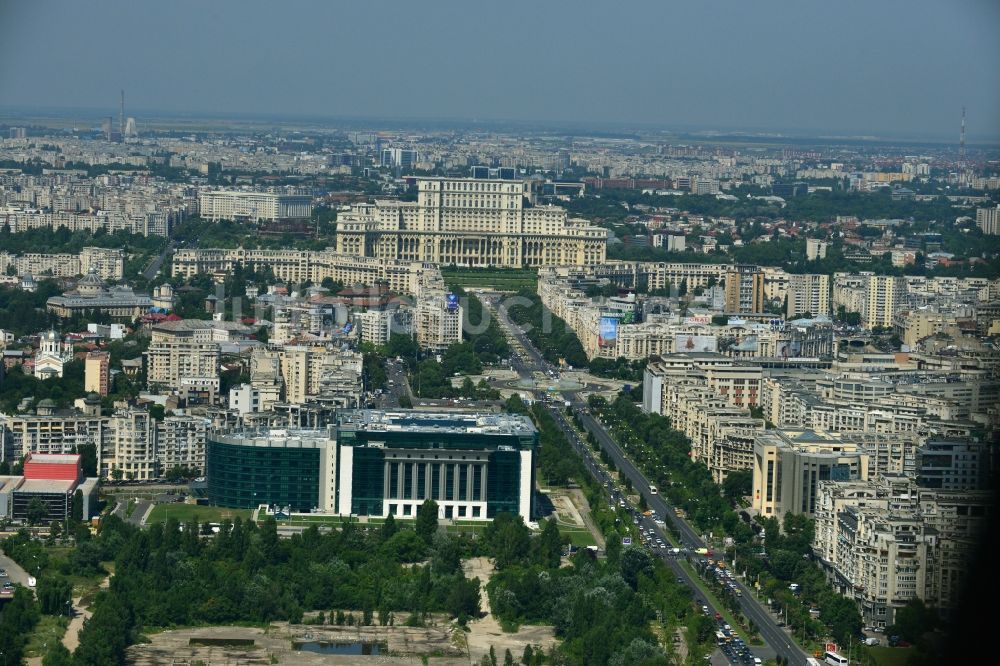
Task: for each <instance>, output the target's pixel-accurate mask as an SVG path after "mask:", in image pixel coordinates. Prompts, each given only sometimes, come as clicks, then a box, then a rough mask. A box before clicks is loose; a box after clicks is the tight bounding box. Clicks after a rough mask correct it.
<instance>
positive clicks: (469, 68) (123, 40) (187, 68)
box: [0, 0, 1000, 143]
mask: <svg viewBox="0 0 1000 666" xmlns="http://www.w3.org/2000/svg"><path fill="white" fill-rule="evenodd" d="M997 25H1000V5H998V4H997V3H995V2H989V1H988V0H962V1H959V2H948V3H941V2H933V1H925V0H920V1H911V2H901V1H893V2H876V3H872V2H861V1H857V0H851V1H848V2H837V3H829V2H813V1H808V2H793V3H789V2H735V1H712V2H662V1H659V0H645V1H635V2H624V3H617V2H590V1H586V2H563V1H559V2H542V3H538V2H526V1H522V0H514V1H512V2H502V3H477V5H476V7H475V10H474V11H473V10H472V8H470V6H469V3H467V2H455V1H453V0H444V1H441V2H433V3H402V2H399V3H394V2H393V3H382V2H376V3H367V2H323V3H309V2H291V3H273V2H256V1H253V2H245V1H238V2H237V1H233V2H211V3H204V2H190V1H187V0H184V1H181V2H169V3H135V2H127V1H126V2H123V1H117V0H116V1H112V2H101V3H79V2H30V3H27V2H26V3H19V2H6V3H3V6H2V7H0V105H2V106H3V107H18V108H21V109H23V108H26V107H31V108H37V107H47V108H67V107H74V108H81V109H94V110H98V109H109V110H113V109H114V104H115V102H116V96H117V91H118V90H119V89H121V88H124V89H126V90H128V91H129V97H130V100H131V106H132V107H133V108H134V109H136V110H137V111H139V110H141V111H144V112H147V113H149V112H154V111H155V112H169V113H188V114H197V113H211V114H237V113H247V114H257V115H264V116H273V117H275V118H282V117H296V116H314V117H315V116H324V117H355V118H356V117H369V118H390V119H421V118H423V119H456V120H464V121H467V120H474V119H478V120H517V121H544V122H550V123H551V122H556V123H559V122H562V123H566V122H569V123H580V124H587V123H600V124H613V125H616V126H629V125H636V124H647V125H652V126H657V127H664V128H668V129H697V130H726V131H728V130H765V131H770V132H788V133H797V132H798V133H801V132H805V133H813V134H821V135H829V134H841V135H843V134H849V135H866V136H893V137H900V136H904V137H907V138H916V139H931V140H939V141H940V140H946V141H951V140H955V138H956V136H957V131H958V122H959V117H960V113H961V107H962V106H966V107H967V108H968V118H969V134H968V140H969V142H970V143H977V142H981V141H994V140H996V139H997V138H998V137H1000V86H997V85H995V81H996V76H995V75H996V67H997V63H998V62H1000V42H998V40H997V39H996V33H995V30H996V26H997Z"/></svg>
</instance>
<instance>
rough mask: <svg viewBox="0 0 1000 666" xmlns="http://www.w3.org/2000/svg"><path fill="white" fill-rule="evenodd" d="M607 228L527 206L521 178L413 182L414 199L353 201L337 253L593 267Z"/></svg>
mask: <svg viewBox="0 0 1000 666" xmlns="http://www.w3.org/2000/svg"><path fill="white" fill-rule="evenodd" d="M606 243H607V231H606V230H605V229H603V228H601V227H598V226H595V225H592V224H590V223H589V222H587V221H586V220H580V219H570V218H569V217H568V215H567V213H566V210H565V209H563V208H560V207H557V206H536V205H534V194H533V193H532V191H531V185H530V183H529V182H528V181H521V180H486V179H475V178H418V179H417V201H415V202H404V201H389V200H380V201H376V202H375V203H374V204H358V205H355V206H353V207H352V208H351V210H350V211H349V212H347V213H346V214H343V215H341V216H339V218H338V220H337V251H338V252H340V253H342V254H347V255H353V256H359V257H376V258H385V259H400V260H402V261H423V262H433V263H436V264H443V265H447V264H455V265H459V266H500V267H518V268H520V267H527V266H556V265H594V264H600V263H603V262H604V260H605V256H606Z"/></svg>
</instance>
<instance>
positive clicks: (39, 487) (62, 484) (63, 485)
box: [14, 479, 76, 495]
mask: <svg viewBox="0 0 1000 666" xmlns="http://www.w3.org/2000/svg"><path fill="white" fill-rule="evenodd" d="M75 485H76V481H58V480H54V479H25V480H24V483H22V484H21V485H20V486H18V487H17V488H16V489H15V490H14V492H17V493H52V494H60V495H65V494H66V493H68V492H69V491H71V490H73V487H74V486H75Z"/></svg>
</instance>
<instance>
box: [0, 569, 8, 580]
mask: <svg viewBox="0 0 1000 666" xmlns="http://www.w3.org/2000/svg"><path fill="white" fill-rule="evenodd" d="M6 577H7V570H6V569H0V578H6Z"/></svg>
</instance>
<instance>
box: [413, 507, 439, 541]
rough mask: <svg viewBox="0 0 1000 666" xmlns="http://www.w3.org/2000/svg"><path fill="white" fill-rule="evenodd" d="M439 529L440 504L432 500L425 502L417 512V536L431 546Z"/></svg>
mask: <svg viewBox="0 0 1000 666" xmlns="http://www.w3.org/2000/svg"><path fill="white" fill-rule="evenodd" d="M437 529H438V504H437V502H435V501H434V500H432V499H428V500H424V503H423V504H421V505H420V510H419V511H418V512H417V524H416V530H417V535H418V536H419V537H420V538H421V539H423V540H424V543H426V544H427V545H430V543H431V541H432V540H433V539H434V535H435V534H436V533H437Z"/></svg>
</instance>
